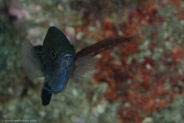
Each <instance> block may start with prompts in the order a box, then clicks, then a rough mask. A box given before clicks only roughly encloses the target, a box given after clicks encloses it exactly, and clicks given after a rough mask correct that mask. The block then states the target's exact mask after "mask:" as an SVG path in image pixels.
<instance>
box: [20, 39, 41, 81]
mask: <svg viewBox="0 0 184 123" xmlns="http://www.w3.org/2000/svg"><path fill="white" fill-rule="evenodd" d="M21 57H22V64H23V68H24V70H25V73H26V74H27V76H28V77H29V78H30V79H36V78H39V77H43V76H44V72H43V64H42V62H41V60H40V58H39V56H38V55H37V54H36V52H35V50H34V48H33V46H32V44H31V43H30V42H29V41H23V42H22V45H21Z"/></svg>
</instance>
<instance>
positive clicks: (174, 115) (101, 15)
mask: <svg viewBox="0 0 184 123" xmlns="http://www.w3.org/2000/svg"><path fill="white" fill-rule="evenodd" d="M50 26H56V27H57V28H59V29H61V30H62V31H63V32H64V33H65V34H66V35H67V37H68V39H69V40H70V41H71V43H72V44H73V45H74V46H75V49H76V50H77V51H79V50H80V49H82V48H84V47H86V46H89V45H91V44H94V43H96V42H98V41H99V40H102V39H105V38H108V37H117V36H124V37H128V36H134V35H136V34H141V35H143V37H144V38H143V39H142V40H143V41H144V42H143V43H140V44H138V43H135V42H130V43H123V44H120V45H118V46H116V47H114V48H112V49H110V50H107V51H105V52H103V53H101V54H99V55H97V56H96V57H95V61H96V68H95V69H94V70H93V72H92V73H90V74H87V75H85V77H84V78H82V79H80V81H79V80H78V81H74V80H70V81H69V83H68V85H67V87H66V88H65V90H64V92H62V93H59V94H57V95H53V98H52V101H51V104H50V105H48V106H42V103H41V88H42V85H43V82H44V80H43V79H38V80H34V81H32V80H29V78H28V77H27V76H26V75H25V72H24V71H23V68H22V64H21V57H20V47H21V43H22V41H24V40H26V39H27V40H29V41H30V42H31V43H32V44H33V45H39V44H42V43H43V40H44V37H45V35H46V32H47V30H48V28H49V27H50ZM183 75H184V1H183V0H108V1H105V0H104V1H100V0H99V1H98V0H44V1H43V0H36V1H29V0H0V120H1V121H0V122H38V123H183V122H184V76H183Z"/></svg>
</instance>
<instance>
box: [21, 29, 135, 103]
mask: <svg viewBox="0 0 184 123" xmlns="http://www.w3.org/2000/svg"><path fill="white" fill-rule="evenodd" d="M137 37H138V36H133V37H128V38H125V37H121V36H120V37H115V38H107V39H104V40H101V41H99V42H97V43H95V44H93V45H91V46H87V47H86V48H83V49H81V50H80V51H78V52H76V51H75V48H74V46H73V45H72V44H71V43H70V41H69V40H68V39H67V37H66V36H65V34H64V33H63V32H62V31H61V30H59V29H58V28H57V27H55V26H51V27H49V29H48V31H47V34H46V36H45V38H44V41H43V45H37V46H33V45H32V44H31V43H30V42H29V41H28V40H25V41H23V42H22V45H21V58H22V65H23V68H24V71H25V73H26V75H27V76H28V78H29V79H31V80H34V79H37V78H40V77H44V78H45V81H44V84H43V87H42V89H41V100H42V105H43V106H47V105H49V104H50V101H51V98H52V95H53V94H58V93H60V92H62V91H63V90H64V89H65V88H66V85H67V83H68V81H69V79H70V78H72V77H73V78H79V77H81V76H82V75H84V74H85V73H87V72H89V71H91V70H92V69H94V68H95V61H94V58H93V57H94V56H95V55H97V54H99V53H101V52H103V51H105V50H107V49H111V48H112V47H114V46H116V45H117V44H119V43H122V42H131V41H134V40H138V38H137Z"/></svg>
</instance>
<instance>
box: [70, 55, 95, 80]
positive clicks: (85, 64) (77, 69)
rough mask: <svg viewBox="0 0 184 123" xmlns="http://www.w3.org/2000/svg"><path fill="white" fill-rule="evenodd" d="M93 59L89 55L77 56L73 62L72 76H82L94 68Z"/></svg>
mask: <svg viewBox="0 0 184 123" xmlns="http://www.w3.org/2000/svg"><path fill="white" fill-rule="evenodd" d="M94 68H95V61H94V59H93V57H91V56H84V57H81V58H78V59H77V60H76V61H75V63H74V69H73V73H72V77H73V78H82V77H83V75H85V74H86V73H88V72H90V71H92V70H94Z"/></svg>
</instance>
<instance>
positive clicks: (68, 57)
mask: <svg viewBox="0 0 184 123" xmlns="http://www.w3.org/2000/svg"><path fill="white" fill-rule="evenodd" d="M73 61H74V56H72V54H69V53H67V54H63V55H61V56H60V58H59V59H58V61H57V63H59V64H58V65H57V67H56V68H54V70H53V71H55V72H54V73H51V75H50V76H49V75H48V81H47V83H48V87H45V89H46V90H48V91H49V92H51V93H59V92H61V91H63V90H64V88H65V87H66V85H67V82H68V80H69V78H70V76H71V74H72V69H73Z"/></svg>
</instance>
